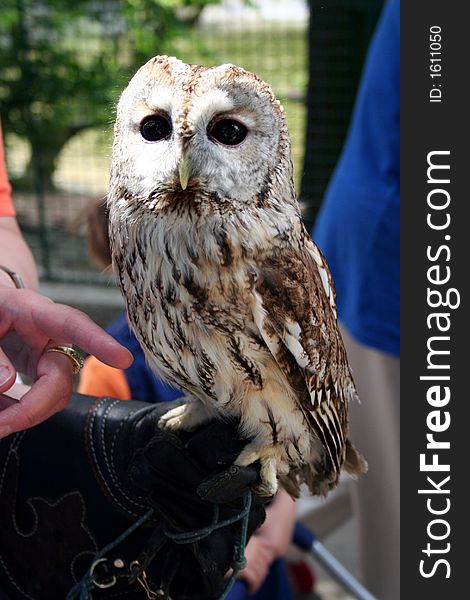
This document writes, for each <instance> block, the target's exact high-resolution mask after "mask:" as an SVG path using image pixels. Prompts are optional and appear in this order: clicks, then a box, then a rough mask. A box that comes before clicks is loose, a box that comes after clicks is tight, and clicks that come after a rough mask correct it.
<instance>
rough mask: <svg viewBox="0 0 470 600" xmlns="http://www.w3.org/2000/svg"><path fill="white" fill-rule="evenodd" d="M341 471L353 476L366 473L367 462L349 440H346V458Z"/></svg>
mask: <svg viewBox="0 0 470 600" xmlns="http://www.w3.org/2000/svg"><path fill="white" fill-rule="evenodd" d="M343 469H344V470H345V471H346V473H349V475H353V476H355V475H360V474H361V473H365V472H366V471H367V461H366V460H365V458H364V457H363V456H362V454H361V453H360V452H359V450H357V449H356V448H355V447H354V446H353V444H352V443H351V442H350V441H349V440H346V458H345V461H344V464H343Z"/></svg>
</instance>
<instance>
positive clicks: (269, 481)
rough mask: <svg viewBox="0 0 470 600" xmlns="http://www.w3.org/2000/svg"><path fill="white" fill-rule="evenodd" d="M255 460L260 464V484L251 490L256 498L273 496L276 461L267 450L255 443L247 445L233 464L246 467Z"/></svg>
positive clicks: (275, 488)
mask: <svg viewBox="0 0 470 600" xmlns="http://www.w3.org/2000/svg"><path fill="white" fill-rule="evenodd" d="M257 460H259V461H260V463H261V468H260V472H259V474H260V478H261V483H259V484H258V485H257V486H255V487H254V488H253V492H254V493H255V494H256V495H257V496H274V495H275V494H276V492H277V488H278V482H277V469H276V464H277V463H276V459H275V458H273V457H272V456H271V455H270V453H269V449H267V448H262V447H261V448H260V447H257V446H256V442H254V443H252V444H248V446H246V448H245V449H244V450H242V452H241V453H240V454H239V456H238V458H237V459H236V461H235V464H236V465H238V466H240V467H247V466H248V465H251V464H253V463H254V462H256V461H257Z"/></svg>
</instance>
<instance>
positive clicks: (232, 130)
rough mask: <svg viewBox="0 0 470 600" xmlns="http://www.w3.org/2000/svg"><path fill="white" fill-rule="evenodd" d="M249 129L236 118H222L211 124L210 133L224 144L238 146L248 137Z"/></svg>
mask: <svg viewBox="0 0 470 600" xmlns="http://www.w3.org/2000/svg"><path fill="white" fill-rule="evenodd" d="M247 133H248V129H247V128H246V127H245V125H243V124H242V123H240V122H239V121H235V120H234V119H220V120H219V121H216V122H215V123H213V124H211V125H209V129H208V134H209V136H210V137H211V138H212V139H214V140H215V141H216V142H219V143H220V144H223V145H224V146H237V145H238V144H241V143H242V142H243V140H244V139H245V138H246V134H247Z"/></svg>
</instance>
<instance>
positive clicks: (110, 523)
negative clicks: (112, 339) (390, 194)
mask: <svg viewBox="0 0 470 600" xmlns="http://www.w3.org/2000/svg"><path fill="white" fill-rule="evenodd" d="M176 404H177V403H176ZM176 404H175V403H161V404H155V405H149V404H147V403H143V402H137V401H127V402H120V401H117V400H113V399H109V398H108V399H106V398H103V399H96V398H91V397H88V396H80V395H74V397H73V399H72V402H71V403H70V405H69V406H68V407H67V408H66V409H65V410H63V411H62V412H61V413H58V414H57V415H55V416H53V417H51V418H50V419H49V420H47V421H45V422H44V423H42V424H41V425H38V426H37V427H35V428H33V429H30V430H28V431H25V432H20V433H18V434H15V435H13V436H10V437H8V438H5V439H3V440H1V441H0V504H1V506H0V600H6V599H9V600H14V599H17V598H18V599H19V598H21V599H23V598H32V599H34V600H55V599H59V598H60V599H61V600H62V599H64V598H65V597H66V596H67V593H68V592H69V591H70V590H71V589H72V588H74V591H73V593H72V594H71V595H70V598H72V597H73V598H79V597H81V598H119V597H122V596H125V598H129V599H131V600H134V599H137V598H146V597H148V598H169V597H170V596H171V600H213V599H214V600H215V599H216V598H218V597H219V596H220V594H221V593H222V592H223V589H224V586H225V584H226V580H225V579H224V576H225V574H226V572H227V570H228V569H229V568H231V567H234V566H235V568H236V567H237V564H236V563H237V561H239V559H240V556H239V553H237V551H239V550H240V542H241V539H242V526H243V522H242V520H240V518H239V517H240V514H241V513H242V512H243V510H244V509H245V512H247V510H246V509H247V502H248V501H249V500H250V499H251V498H253V501H252V503H251V507H250V510H249V513H248V517H247V519H246V521H245V526H246V528H247V530H248V536H249V535H251V533H253V531H254V530H255V529H256V528H257V527H259V525H260V524H261V523H262V522H263V520H264V517H265V512H264V508H263V502H265V501H267V500H268V499H267V498H258V497H256V496H254V495H253V496H251V493H250V492H249V490H250V489H251V488H252V487H254V486H255V485H256V484H257V483H259V476H258V472H257V470H256V469H255V468H254V467H246V468H239V467H235V466H233V461H234V460H235V458H236V457H237V456H238V454H239V453H240V451H241V450H242V448H243V447H244V445H245V444H246V443H247V440H242V439H240V438H239V437H238V433H237V424H238V423H237V422H231V423H228V422H227V423H221V422H211V423H209V424H208V425H206V426H204V427H201V428H200V429H199V430H197V431H196V432H193V433H186V432H181V433H178V435H176V434H174V433H170V432H167V431H161V430H160V429H158V427H157V423H158V420H159V418H160V416H161V415H162V414H164V413H165V412H166V411H167V410H169V409H170V408H172V407H173V406H175V405H176ZM216 522H217V523H219V525H220V524H222V526H221V527H219V528H215V527H214V524H215V523H216ZM131 529H133V530H132V531H131ZM198 530H199V535H196V536H191V535H188V533H189V534H190V533H191V532H197V531H198ZM201 530H202V531H201ZM182 542H183V543H182ZM80 582H81V584H80ZM74 586H75V587H74ZM2 594H3V595H2ZM80 594H81V596H80Z"/></svg>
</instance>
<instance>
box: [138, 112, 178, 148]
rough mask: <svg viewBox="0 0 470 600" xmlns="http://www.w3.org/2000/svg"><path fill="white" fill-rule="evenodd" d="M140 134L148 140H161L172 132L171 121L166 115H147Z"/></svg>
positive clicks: (141, 125)
mask: <svg viewBox="0 0 470 600" xmlns="http://www.w3.org/2000/svg"><path fill="white" fill-rule="evenodd" d="M140 134H141V135H142V137H143V138H144V140H147V142H159V141H160V140H164V139H165V138H167V137H168V136H169V135H170V134H171V123H170V121H169V119H168V118H167V117H165V116H164V115H151V116H150V117H145V119H144V120H143V121H142V123H141V124H140Z"/></svg>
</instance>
